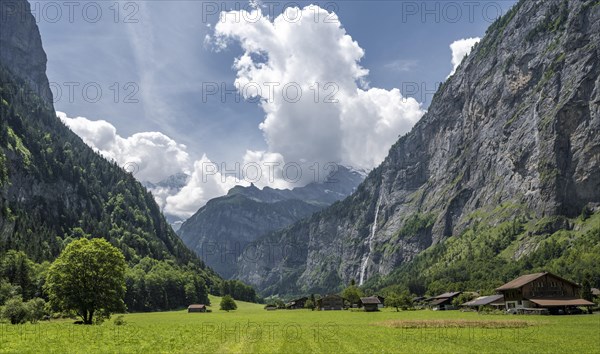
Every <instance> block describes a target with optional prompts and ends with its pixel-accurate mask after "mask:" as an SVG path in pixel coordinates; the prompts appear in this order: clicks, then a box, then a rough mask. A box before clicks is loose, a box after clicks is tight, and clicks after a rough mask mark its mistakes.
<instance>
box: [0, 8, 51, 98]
mask: <svg viewBox="0 0 600 354" xmlns="http://www.w3.org/2000/svg"><path fill="white" fill-rule="evenodd" d="M0 62H2V63H3V64H4V65H5V66H6V67H8V68H11V70H12V71H13V74H15V75H16V76H18V77H20V78H23V79H25V80H26V82H27V84H28V85H29V86H30V87H29V88H30V89H31V90H33V92H35V93H37V94H38V95H39V96H40V97H41V98H42V99H43V100H44V101H45V102H46V103H48V104H52V91H50V86H49V84H48V78H47V77H46V62H47V59H46V53H45V52H44V49H43V48H42V39H41V37H40V32H39V30H38V27H37V24H36V22H35V18H34V17H33V16H32V15H31V7H30V5H29V2H27V1H2V2H0Z"/></svg>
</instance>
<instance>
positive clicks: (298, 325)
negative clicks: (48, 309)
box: [0, 297, 600, 353]
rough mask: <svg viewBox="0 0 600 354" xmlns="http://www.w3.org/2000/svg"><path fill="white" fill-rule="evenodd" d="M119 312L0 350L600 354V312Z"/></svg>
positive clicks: (62, 324) (35, 333) (0, 334)
mask: <svg viewBox="0 0 600 354" xmlns="http://www.w3.org/2000/svg"><path fill="white" fill-rule="evenodd" d="M219 300H220V299H219V298H216V297H212V298H211V301H212V303H213V306H212V310H213V312H211V313H189V314H188V313H187V311H173V312H157V313H136V314H127V315H125V321H126V324H125V325H121V326H116V325H114V323H113V321H112V320H111V321H107V322H105V323H104V324H102V325H95V326H82V325H74V324H73V323H72V322H73V321H72V320H55V321H50V322H40V323H38V324H35V325H32V324H26V325H19V326H12V325H10V324H5V323H4V324H0V352H19V353H23V352H36V353H49V352H57V353H65V352H68V353H94V352H124V353H137V352H139V353H156V352H177V353H213V352H218V353H228V352H234V353H308V352H321V353H379V352H381V353H392V352H394V353H396V352H398V353H414V352H418V353H428V352H443V353H458V352H460V353H487V352H489V353H509V352H510V353H600V314H594V315H576V316H516V315H478V314H476V313H464V312H460V311H445V312H444V311H442V312H438V311H429V310H421V311H405V312H396V311H395V310H392V309H384V310H383V311H381V312H376V313H365V312H358V311H356V312H354V311H322V312H321V311H309V310H277V311H265V310H264V309H263V307H262V305H256V304H250V303H244V302H239V301H238V302H237V304H238V310H236V311H232V312H224V311H219V310H218V304H219Z"/></svg>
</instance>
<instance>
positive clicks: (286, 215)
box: [177, 166, 364, 278]
mask: <svg viewBox="0 0 600 354" xmlns="http://www.w3.org/2000/svg"><path fill="white" fill-rule="evenodd" d="M363 178H364V174H363V173H362V172H361V171H356V170H353V169H350V168H348V167H344V166H339V167H338V168H337V169H336V171H335V172H334V173H332V174H331V175H330V176H328V178H327V179H326V180H325V181H324V182H320V183H317V182H313V183H310V184H308V185H306V186H303V187H297V188H293V189H273V188H270V187H265V188H263V189H259V188H257V187H256V186H254V184H251V185H250V186H247V187H244V186H235V187H233V188H232V189H230V190H229V192H228V193H227V195H225V196H223V197H219V198H214V199H211V200H209V201H208V202H207V203H206V205H205V206H203V207H202V208H200V209H199V210H198V212H196V213H195V214H194V215H193V216H192V217H190V218H189V219H188V220H186V221H185V222H184V223H183V225H182V226H181V228H180V229H179V230H178V231H177V233H178V235H179V236H180V237H181V239H182V240H183V242H184V243H185V244H186V245H187V246H188V247H189V248H190V249H192V250H194V251H195V252H196V253H197V254H198V255H199V256H200V257H201V258H202V259H203V260H204V262H206V264H208V265H209V266H211V267H212V268H213V269H214V270H215V271H216V272H218V273H219V274H220V275H221V276H223V277H224V278H231V277H232V275H233V274H235V272H236V265H237V262H236V258H237V256H238V255H239V256H242V255H244V256H247V254H246V252H250V251H251V248H252V243H253V242H254V241H255V240H256V239H258V238H259V237H260V236H262V235H264V234H267V233H270V232H273V231H275V230H279V229H282V228H285V227H287V226H288V225H290V224H292V223H293V222H295V221H298V220H301V219H303V218H305V217H308V216H310V215H312V214H313V213H314V212H316V211H318V210H321V209H323V208H325V207H327V206H328V205H331V204H332V203H334V202H336V201H338V200H340V199H343V198H345V197H346V196H348V195H350V194H351V193H352V192H353V191H354V189H355V188H356V186H357V185H358V184H359V183H360V182H361V181H362V180H363Z"/></svg>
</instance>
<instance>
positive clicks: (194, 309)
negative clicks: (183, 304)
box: [188, 304, 206, 313]
mask: <svg viewBox="0 0 600 354" xmlns="http://www.w3.org/2000/svg"><path fill="white" fill-rule="evenodd" d="M189 312H206V305H204V304H193V305H190V306H188V313H189Z"/></svg>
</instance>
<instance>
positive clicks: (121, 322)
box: [113, 315, 127, 326]
mask: <svg viewBox="0 0 600 354" xmlns="http://www.w3.org/2000/svg"><path fill="white" fill-rule="evenodd" d="M126 323H127V321H125V316H123V315H119V316H117V317H116V318H115V319H114V321H113V324H114V325H115V326H122V325H124V324H126Z"/></svg>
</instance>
